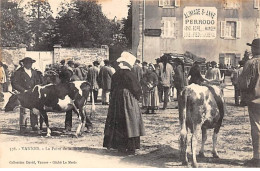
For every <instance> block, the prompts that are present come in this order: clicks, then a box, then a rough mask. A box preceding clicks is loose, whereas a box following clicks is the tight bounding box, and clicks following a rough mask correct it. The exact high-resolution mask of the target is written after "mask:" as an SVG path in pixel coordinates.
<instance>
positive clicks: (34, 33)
mask: <svg viewBox="0 0 260 171" xmlns="http://www.w3.org/2000/svg"><path fill="white" fill-rule="evenodd" d="M26 10H27V17H28V20H29V34H30V37H31V40H30V42H31V44H30V46H31V47H29V49H31V50H50V49H51V48H52V46H53V42H52V38H53V37H54V25H55V20H54V18H53V17H52V10H51V7H50V4H49V2H48V1H47V0H31V1H30V2H28V4H27V5H26Z"/></svg>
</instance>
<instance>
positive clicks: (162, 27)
mask: <svg viewBox="0 0 260 171" xmlns="http://www.w3.org/2000/svg"><path fill="white" fill-rule="evenodd" d="M161 30H162V33H161V37H162V38H163V37H164V35H165V33H164V20H163V19H162V20H161Z"/></svg>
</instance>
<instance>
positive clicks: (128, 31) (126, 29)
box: [123, 1, 133, 48]
mask: <svg viewBox="0 0 260 171" xmlns="http://www.w3.org/2000/svg"><path fill="white" fill-rule="evenodd" d="M132 6H133V5H132V1H130V5H128V7H129V9H128V16H127V18H126V19H123V25H124V26H123V33H124V35H125V37H126V39H127V46H128V47H129V48H132V8H133V7H132Z"/></svg>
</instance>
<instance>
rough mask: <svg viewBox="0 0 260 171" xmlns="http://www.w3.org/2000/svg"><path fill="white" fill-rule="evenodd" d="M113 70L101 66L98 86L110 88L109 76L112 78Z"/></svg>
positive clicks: (105, 88)
mask: <svg viewBox="0 0 260 171" xmlns="http://www.w3.org/2000/svg"><path fill="white" fill-rule="evenodd" d="M112 75H113V72H112V70H111V68H110V67H108V66H103V67H102V68H101V69H100V71H99V75H98V79H99V80H98V83H99V86H100V88H102V89H104V90H110V89H111V78H112Z"/></svg>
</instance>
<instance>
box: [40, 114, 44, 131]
mask: <svg viewBox="0 0 260 171" xmlns="http://www.w3.org/2000/svg"><path fill="white" fill-rule="evenodd" d="M42 125H43V117H42V115H40V130H42Z"/></svg>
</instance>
